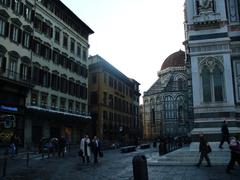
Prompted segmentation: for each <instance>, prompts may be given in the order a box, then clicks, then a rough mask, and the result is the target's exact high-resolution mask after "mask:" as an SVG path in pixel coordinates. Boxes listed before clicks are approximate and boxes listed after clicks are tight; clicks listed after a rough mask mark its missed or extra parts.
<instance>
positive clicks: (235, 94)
mask: <svg viewBox="0 0 240 180" xmlns="http://www.w3.org/2000/svg"><path fill="white" fill-rule="evenodd" d="M239 10H240V1H239V0H186V1H185V9H184V12H185V23H184V24H185V27H184V28H185V38H186V41H185V43H184V44H185V46H186V54H187V56H186V57H187V59H186V65H188V66H189V70H190V72H191V78H192V81H191V83H192V96H193V113H194V128H193V130H192V131H191V134H192V137H193V140H194V137H196V135H197V134H199V133H200V132H203V133H205V134H208V135H209V139H210V141H218V140H219V138H220V137H221V136H219V133H221V132H220V127H221V123H222V122H223V121H224V120H227V121H228V125H229V131H230V133H231V134H235V133H239V132H240V11H239Z"/></svg>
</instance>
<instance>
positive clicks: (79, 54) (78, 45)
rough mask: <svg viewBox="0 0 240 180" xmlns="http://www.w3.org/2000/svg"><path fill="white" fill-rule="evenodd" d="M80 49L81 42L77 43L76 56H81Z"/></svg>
mask: <svg viewBox="0 0 240 180" xmlns="http://www.w3.org/2000/svg"><path fill="white" fill-rule="evenodd" d="M81 51H82V47H81V44H80V43H78V44H77V56H78V57H80V58H81V54H82V53H81Z"/></svg>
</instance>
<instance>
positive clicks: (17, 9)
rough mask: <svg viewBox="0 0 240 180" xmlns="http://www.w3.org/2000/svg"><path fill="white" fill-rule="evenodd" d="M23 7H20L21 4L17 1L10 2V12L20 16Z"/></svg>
mask: <svg viewBox="0 0 240 180" xmlns="http://www.w3.org/2000/svg"><path fill="white" fill-rule="evenodd" d="M22 8H23V6H22V5H21V2H20V1H19V0H13V1H12V10H13V11H14V12H15V13H17V14H21V12H22Z"/></svg>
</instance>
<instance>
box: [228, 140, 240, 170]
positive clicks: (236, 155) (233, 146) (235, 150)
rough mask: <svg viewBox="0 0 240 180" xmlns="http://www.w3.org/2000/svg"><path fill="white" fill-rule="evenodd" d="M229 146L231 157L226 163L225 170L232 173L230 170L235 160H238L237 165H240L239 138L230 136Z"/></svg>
mask: <svg viewBox="0 0 240 180" xmlns="http://www.w3.org/2000/svg"><path fill="white" fill-rule="evenodd" d="M229 148H230V150H231V159H230V161H229V163H228V166H227V169H226V172H227V173H229V174H230V173H232V170H233V169H234V165H235V163H236V162H238V165H240V141H239V138H238V139H237V138H236V137H232V138H231V141H230V144H229Z"/></svg>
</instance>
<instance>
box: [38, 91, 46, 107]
mask: <svg viewBox="0 0 240 180" xmlns="http://www.w3.org/2000/svg"><path fill="white" fill-rule="evenodd" d="M47 98H48V94H47V93H41V102H40V105H41V107H43V108H46V107H47Z"/></svg>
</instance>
